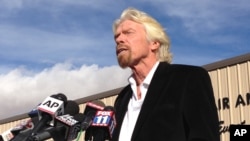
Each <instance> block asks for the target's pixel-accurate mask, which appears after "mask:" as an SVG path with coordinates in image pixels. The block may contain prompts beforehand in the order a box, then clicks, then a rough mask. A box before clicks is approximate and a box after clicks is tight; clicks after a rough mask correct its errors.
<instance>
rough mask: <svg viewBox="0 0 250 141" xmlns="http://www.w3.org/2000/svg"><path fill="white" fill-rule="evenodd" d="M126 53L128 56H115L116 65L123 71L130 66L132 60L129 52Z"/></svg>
mask: <svg viewBox="0 0 250 141" xmlns="http://www.w3.org/2000/svg"><path fill="white" fill-rule="evenodd" d="M127 51H128V52H126V53H128V54H124V55H123V54H121V55H118V56H117V60H118V63H119V65H120V67H121V68H123V69H125V68H127V67H129V66H130V64H131V60H132V56H131V52H130V50H127Z"/></svg>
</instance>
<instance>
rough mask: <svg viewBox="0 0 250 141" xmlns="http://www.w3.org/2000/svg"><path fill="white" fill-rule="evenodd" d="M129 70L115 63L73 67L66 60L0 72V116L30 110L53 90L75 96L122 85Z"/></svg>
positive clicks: (84, 95)
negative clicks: (34, 69) (36, 69)
mask: <svg viewBox="0 0 250 141" xmlns="http://www.w3.org/2000/svg"><path fill="white" fill-rule="evenodd" d="M129 74H130V71H128V70H122V69H121V68H120V67H118V66H109V67H103V68H100V67H98V65H91V66H86V65H82V66H81V67H80V68H75V67H74V66H72V65H71V64H69V63H62V64H57V65H55V66H53V67H52V68H47V69H44V70H43V71H41V72H38V73H34V72H32V71H30V70H26V69H25V68H17V69H14V70H12V71H10V72H9V73H6V74H1V75H0V86H1V87H0V94H1V99H2V102H1V104H0V107H1V111H0V117H1V118H6V117H9V116H13V115H16V114H22V113H25V112H29V111H30V110H31V109H32V108H34V107H35V106H36V105H37V104H38V103H40V102H42V100H44V99H45V98H46V97H47V96H50V95H52V94H56V93H64V94H65V95H66V96H67V97H68V99H70V100H74V99H77V98H82V97H86V96H89V95H93V94H97V93H99V92H103V91H107V90H112V89H116V88H119V87H123V86H125V85H126V84H127V77H128V76H129Z"/></svg>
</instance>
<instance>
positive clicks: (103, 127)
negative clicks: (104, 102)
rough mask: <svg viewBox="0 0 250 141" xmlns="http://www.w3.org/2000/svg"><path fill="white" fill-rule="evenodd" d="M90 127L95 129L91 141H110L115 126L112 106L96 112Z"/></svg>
mask: <svg viewBox="0 0 250 141" xmlns="http://www.w3.org/2000/svg"><path fill="white" fill-rule="evenodd" d="M91 126H92V127H93V128H94V129H95V130H94V136H93V141H105V140H111V139H112V134H113V131H114V128H115V126H116V119H115V112H114V108H113V107H112V106H107V107H105V108H104V110H103V111H97V112H96V115H95V117H94V119H93V122H92V124H91Z"/></svg>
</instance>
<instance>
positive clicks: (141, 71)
mask: <svg viewBox="0 0 250 141" xmlns="http://www.w3.org/2000/svg"><path fill="white" fill-rule="evenodd" d="M156 62H157V61H153V62H151V63H147V64H145V63H142V64H140V65H135V66H133V67H130V68H131V70H132V73H133V74H132V76H133V77H134V79H135V81H136V85H138V86H139V85H140V84H141V83H142V82H143V81H144V79H145V78H146V76H147V75H148V73H149V72H150V70H151V69H152V68H153V66H154V64H155V63H156Z"/></svg>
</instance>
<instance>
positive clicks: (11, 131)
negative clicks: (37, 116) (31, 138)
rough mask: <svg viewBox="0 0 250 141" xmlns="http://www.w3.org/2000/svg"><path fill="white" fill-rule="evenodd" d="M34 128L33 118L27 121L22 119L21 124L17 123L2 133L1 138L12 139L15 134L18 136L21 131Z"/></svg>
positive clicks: (4, 139) (9, 140)
mask: <svg viewBox="0 0 250 141" xmlns="http://www.w3.org/2000/svg"><path fill="white" fill-rule="evenodd" d="M33 128H34V123H33V122H32V119H28V120H25V121H21V122H20V123H19V124H17V125H16V126H15V127H13V128H11V129H9V130H7V131H5V132H3V133H2V134H1V138H0V141H1V139H2V140H3V141H11V140H12V139H13V138H15V136H17V135H18V134H19V133H20V132H23V131H26V130H31V129H33Z"/></svg>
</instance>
